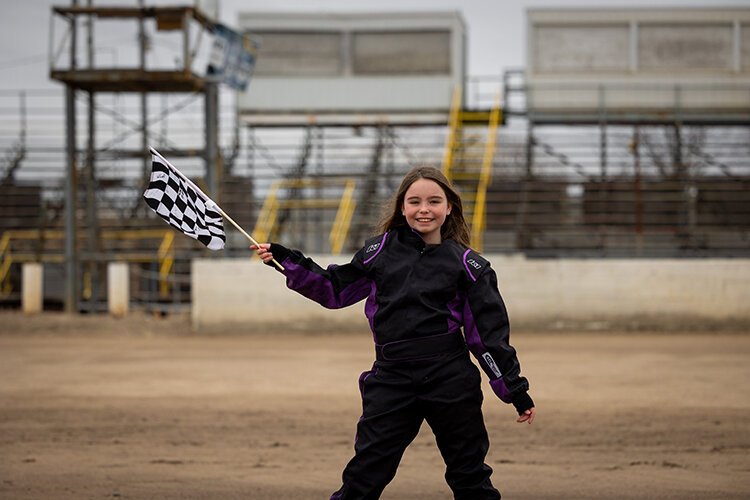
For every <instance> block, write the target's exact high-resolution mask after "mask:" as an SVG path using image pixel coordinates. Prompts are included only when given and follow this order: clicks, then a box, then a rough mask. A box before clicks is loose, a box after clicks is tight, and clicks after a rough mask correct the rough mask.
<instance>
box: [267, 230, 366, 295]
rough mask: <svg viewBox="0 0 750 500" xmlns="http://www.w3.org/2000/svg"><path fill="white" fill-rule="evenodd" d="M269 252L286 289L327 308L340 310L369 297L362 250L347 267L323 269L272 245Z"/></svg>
mask: <svg viewBox="0 0 750 500" xmlns="http://www.w3.org/2000/svg"><path fill="white" fill-rule="evenodd" d="M270 250H271V253H272V254H273V256H274V258H275V259H276V260H277V261H279V262H280V263H281V265H282V266H284V271H280V272H281V273H282V274H284V276H286V286H287V287H288V288H290V289H292V290H294V291H295V292H297V293H299V294H301V295H304V296H305V297H307V298H308V299H310V300H314V301H315V302H317V303H318V304H320V305H322V306H323V307H325V308H328V309H340V308H342V307H346V306H350V305H352V304H355V303H357V302H359V301H360V300H362V299H364V298H365V297H367V296H368V295H369V294H370V288H371V281H370V279H369V278H368V277H367V273H366V269H365V267H364V265H363V264H362V250H360V251H359V252H357V254H356V255H355V256H354V257H353V258H352V261H351V262H350V263H349V264H344V265H341V266H339V265H336V264H331V265H330V266H328V268H327V269H323V268H322V267H320V266H319V265H318V264H316V263H315V261H313V260H312V259H311V258H309V257H305V255H303V254H302V252H300V251H298V250H292V249H289V248H286V247H285V246H283V245H279V244H277V243H272V244H271V248H270Z"/></svg>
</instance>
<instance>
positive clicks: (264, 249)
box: [250, 243, 273, 264]
mask: <svg viewBox="0 0 750 500" xmlns="http://www.w3.org/2000/svg"><path fill="white" fill-rule="evenodd" d="M250 250H255V253H257V254H258V257H260V259H261V260H262V261H263V262H264V263H266V264H268V263H269V262H271V261H272V260H273V254H272V253H271V244H270V243H260V244H258V245H250Z"/></svg>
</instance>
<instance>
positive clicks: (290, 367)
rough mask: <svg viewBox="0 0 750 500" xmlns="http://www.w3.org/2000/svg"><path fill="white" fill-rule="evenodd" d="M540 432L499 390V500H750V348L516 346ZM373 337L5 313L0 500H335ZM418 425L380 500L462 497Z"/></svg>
mask: <svg viewBox="0 0 750 500" xmlns="http://www.w3.org/2000/svg"><path fill="white" fill-rule="evenodd" d="M512 340H513V344H514V345H515V346H516V348H517V349H518V351H519V354H520V358H521V363H522V367H523V373H524V374H525V375H526V376H528V377H529V379H530V381H531V384H532V395H533V396H534V398H535V400H536V403H537V407H538V409H539V416H538V419H537V421H536V422H535V423H534V424H533V425H532V426H528V425H521V424H517V423H515V414H514V412H513V410H512V407H510V406H507V405H505V404H503V403H501V402H500V401H499V400H497V399H496V398H495V397H494V396H493V395H492V394H491V392H489V390H488V389H489V387H488V384H487V383H486V381H485V382H484V387H483V388H484V389H485V394H486V398H485V405H484V409H485V418H486V421H487V426H488V429H489V433H490V439H491V443H492V446H491V449H490V453H489V456H488V459H487V461H488V463H489V464H490V465H491V466H492V467H493V468H494V470H495V473H494V475H493V479H494V482H495V484H496V486H498V488H499V489H500V490H501V491H502V492H503V498H504V499H517V500H522V499H523V500H532V499H604V498H613V499H636V498H638V499H699V498H700V499H747V498H750V383H749V382H750V362H749V361H750V332H744V333H734V334H726V333H724V334H712V333H708V332H707V333H705V334H699V333H690V334H674V333H668V334H667V333H657V334H648V333H590V334H571V333H560V332H550V333H533V332H517V333H516V334H514V336H513V339H512ZM371 343H372V340H371V337H370V335H369V334H368V333H366V332H364V331H361V332H357V333H349V334H344V333H336V334H330V333H328V334H323V333H318V334H315V333H307V334H305V333H281V334H271V333H264V332H256V333H243V334H238V333H232V332H227V333H225V334H214V335H205V334H201V335H198V334H194V333H190V329H189V327H188V322H187V319H185V318H182V319H180V318H173V319H168V320H160V319H156V318H149V317H143V316H137V315H136V316H135V317H134V318H131V319H127V320H121V321H116V320H112V319H109V318H106V317H98V318H92V317H89V318H78V319H76V318H70V317H66V316H63V315H55V314H46V315H44V316H42V317H34V318H25V317H23V316H22V315H20V314H17V313H0V498H2V499H13V500H22V499H89V498H91V499H104V498H121V499H126V498H130V499H235V498H236V499H240V498H242V499H258V500H264V499H282V500H286V499H289V500H297V499H299V500H302V499H305V500H307V499H325V498H328V496H329V495H330V493H331V492H332V491H334V490H335V489H336V488H338V486H339V481H340V473H341V469H342V468H343V466H344V464H345V463H346V461H347V460H348V459H349V458H350V456H351V453H352V441H353V437H354V431H355V424H356V422H357V418H358V417H359V413H360V401H359V394H358V390H357V377H358V376H359V373H360V372H362V371H364V370H366V369H368V368H369V366H370V365H371V363H372V360H373V349H372V344H371ZM442 475H443V464H442V460H441V458H440V456H439V454H438V451H437V448H436V447H435V445H434V440H433V438H432V434H431V433H430V430H429V428H428V427H427V426H426V425H424V426H423V428H422V431H421V433H420V435H419V436H418V438H417V439H416V441H415V442H414V443H413V444H412V445H411V447H410V448H409V449H408V450H407V452H406V455H405V457H404V460H403V462H402V465H401V468H400V469H399V472H398V475H397V476H396V479H395V480H394V482H393V483H392V484H391V485H390V486H389V487H388V488H387V489H386V491H385V494H384V495H383V497H382V498H383V499H391V500H395V499H407V500H410V499H415V500H418V499H448V498H452V496H451V494H450V491H449V490H448V488H447V486H446V485H445V482H444V480H443V477H442Z"/></svg>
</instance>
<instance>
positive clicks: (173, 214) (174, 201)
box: [143, 154, 226, 250]
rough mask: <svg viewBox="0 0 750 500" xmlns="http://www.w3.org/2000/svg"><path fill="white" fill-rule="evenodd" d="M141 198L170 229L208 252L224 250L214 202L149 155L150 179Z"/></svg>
mask: <svg viewBox="0 0 750 500" xmlns="http://www.w3.org/2000/svg"><path fill="white" fill-rule="evenodd" d="M199 193H200V194H199ZM143 197H144V198H145V199H146V203H148V206H149V207H151V209H152V210H153V211H154V212H156V213H157V214H158V215H159V216H160V217H161V218H162V219H164V220H165V221H166V222H167V224H169V225H170V226H172V227H174V228H176V229H179V230H180V231H182V232H183V233H185V234H186V235H188V236H190V237H191V238H193V239H196V240H198V241H200V242H201V243H203V244H204V245H206V246H207V247H208V248H210V249H211V250H221V249H222V248H224V243H225V242H226V236H225V235H224V221H223V220H222V218H221V214H220V213H219V211H218V207H217V206H216V203H214V202H213V200H211V199H210V198H208V197H207V196H206V195H204V194H203V192H202V191H200V190H199V189H198V188H197V187H196V186H195V185H194V184H193V183H192V182H190V180H188V179H187V178H185V177H184V176H183V175H182V174H180V173H178V172H177V169H175V168H174V167H173V166H172V165H170V164H169V163H168V162H167V161H166V160H164V159H163V158H162V157H161V156H160V155H158V154H154V155H153V160H152V163H151V180H150V182H149V184H148V188H147V189H146V191H145V192H144V193H143Z"/></svg>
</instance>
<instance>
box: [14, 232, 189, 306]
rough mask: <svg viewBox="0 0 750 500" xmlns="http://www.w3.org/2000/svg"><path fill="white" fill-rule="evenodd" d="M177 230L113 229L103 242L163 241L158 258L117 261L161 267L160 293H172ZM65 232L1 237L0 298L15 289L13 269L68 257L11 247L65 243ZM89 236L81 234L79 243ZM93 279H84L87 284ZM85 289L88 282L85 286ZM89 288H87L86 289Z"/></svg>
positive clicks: (126, 255) (127, 256)
mask: <svg viewBox="0 0 750 500" xmlns="http://www.w3.org/2000/svg"><path fill="white" fill-rule="evenodd" d="M174 234H175V232H174V230H173V229H112V230H105V231H102V232H101V237H102V239H103V240H142V239H154V238H161V239H162V241H161V244H160V245H159V250H158V251H157V254H156V258H154V254H153V253H150V252H120V253H117V254H116V255H115V256H114V258H115V259H116V260H118V261H126V262H153V261H154V260H156V261H158V263H159V290H160V293H163V294H166V295H168V293H169V274H170V273H171V272H172V267H173V264H174ZM64 237H65V232H64V231H61V230H39V229H17V230H10V231H5V232H4V233H3V235H2V237H0V296H3V297H7V296H8V295H9V294H10V293H11V292H12V291H13V286H12V284H11V282H10V279H9V278H10V269H11V266H12V265H13V264H14V263H17V262H64V260H65V257H64V256H63V255H62V254H61V253H60V252H57V253H33V252H27V253H19V252H14V251H13V248H12V243H13V242H14V241H16V242H17V241H23V240H26V241H34V240H62V239H63V238H64ZM85 237H86V236H85V235H83V234H79V239H83V238H85ZM87 279H90V276H88V275H87V274H85V275H84V281H85V280H87ZM84 285H86V282H84ZM85 288H86V286H84V289H85Z"/></svg>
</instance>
